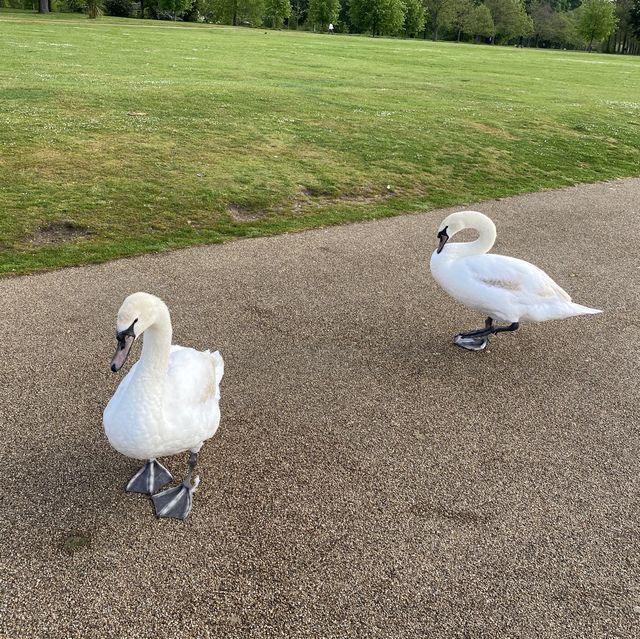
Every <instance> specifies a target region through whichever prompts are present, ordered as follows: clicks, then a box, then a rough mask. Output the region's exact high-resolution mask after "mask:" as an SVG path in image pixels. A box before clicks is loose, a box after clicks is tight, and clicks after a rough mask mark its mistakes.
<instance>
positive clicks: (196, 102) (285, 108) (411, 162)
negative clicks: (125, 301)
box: [0, 11, 640, 274]
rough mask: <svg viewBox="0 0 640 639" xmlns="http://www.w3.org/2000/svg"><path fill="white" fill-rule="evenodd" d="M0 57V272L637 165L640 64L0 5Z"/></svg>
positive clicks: (632, 170) (472, 196)
mask: <svg viewBox="0 0 640 639" xmlns="http://www.w3.org/2000/svg"><path fill="white" fill-rule="evenodd" d="M0 60H1V61H2V62H1V64H0V274H9V273H24V272H28V271H34V270H40V269H47V268H52V267H58V266H64V265H71V264H80V263H88V262H98V261H103V260H106V259H110V258H114V257H118V256H124V255H131V254H134V253H140V252H144V251H156V250H164V249H171V248H176V247H180V246H187V245H192V244H200V243H210V242H218V241H223V240H225V239H229V238H236V237H243V236H255V235H265V234H273V233H281V232H284V231H290V230H298V229H303V228H310V227H314V226H319V225H324V224H334V223H340V222H345V221H351V220H360V219H367V218H374V217H381V216H388V215H394V214H397V213H400V212H411V211H417V210H424V209H427V208H434V207H440V206H445V205H452V204H462V203H465V202H470V201H474V200H480V199H483V198H489V197H495V196H503V195H507V194H514V193H521V192H524V191H535V190H538V189H542V188H546V187H556V186H563V185H568V184H574V183H577V182H593V181H597V180H604V179H608V178H614V177H620V176H630V175H637V174H638V173H640V170H639V167H640V59H638V58H632V57H622V56H605V55H599V54H586V53H576V52H567V51H538V50H532V49H516V48H506V47H489V46H480V45H477V46H474V45H466V44H456V43H433V42H429V41H426V42H425V41H422V40H418V41H409V40H390V39H372V38H366V37H346V36H337V35H336V36H327V35H314V34H308V33H295V32H286V31H283V32H274V31H268V32H265V31H264V30H262V29H255V30H249V29H234V28H230V27H217V26H207V25H191V24H180V23H178V24H171V23H166V22H165V23H161V22H151V21H141V20H124V19H115V18H103V19H101V20H97V21H89V20H87V19H86V18H85V17H84V16H81V15H71V16H70V15H66V16H64V15H60V14H54V15H49V16H38V15H35V14H30V13H16V12H6V11H0ZM387 185H390V186H391V190H388V188H387ZM425 241H427V239H425Z"/></svg>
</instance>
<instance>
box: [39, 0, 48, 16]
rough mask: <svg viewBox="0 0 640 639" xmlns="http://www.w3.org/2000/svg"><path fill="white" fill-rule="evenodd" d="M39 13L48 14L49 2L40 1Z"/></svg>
mask: <svg viewBox="0 0 640 639" xmlns="http://www.w3.org/2000/svg"><path fill="white" fill-rule="evenodd" d="M39 12H40V13H49V0H40V9H39Z"/></svg>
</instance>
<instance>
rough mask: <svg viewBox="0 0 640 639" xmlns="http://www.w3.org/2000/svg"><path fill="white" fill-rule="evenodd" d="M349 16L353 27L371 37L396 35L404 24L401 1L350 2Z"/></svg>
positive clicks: (366, 0)
mask: <svg viewBox="0 0 640 639" xmlns="http://www.w3.org/2000/svg"><path fill="white" fill-rule="evenodd" d="M349 15H350V18H351V21H352V22H353V24H354V26H355V27H356V28H358V29H359V30H360V31H362V32H369V33H371V35H372V36H377V35H389V34H394V33H398V32H399V31H400V30H401V29H402V26H403V24H404V3H403V2H402V0H351V5H350V9H349Z"/></svg>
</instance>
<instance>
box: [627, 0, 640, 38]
mask: <svg viewBox="0 0 640 639" xmlns="http://www.w3.org/2000/svg"><path fill="white" fill-rule="evenodd" d="M629 25H630V26H631V29H632V31H633V33H634V34H635V35H636V37H637V38H640V0H633V2H632V3H631V7H630V8H629Z"/></svg>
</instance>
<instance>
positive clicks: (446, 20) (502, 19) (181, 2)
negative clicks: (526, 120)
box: [0, 0, 640, 55]
mask: <svg viewBox="0 0 640 639" xmlns="http://www.w3.org/2000/svg"><path fill="white" fill-rule="evenodd" d="M2 6H5V7H13V8H34V9H36V10H38V9H39V10H40V11H41V12H46V11H49V10H58V11H87V12H89V13H90V15H91V14H92V13H94V14H96V13H100V11H104V12H106V13H107V14H109V15H115V16H125V17H133V16H137V17H145V18H156V19H170V20H178V19H179V20H191V21H200V22H212V23H218V24H230V25H236V26H247V27H252V26H253V27H268V28H275V29H281V28H287V29H307V30H310V31H316V32H327V30H328V26H329V24H331V25H332V26H333V29H332V32H333V33H360V34H369V35H371V36H396V37H406V38H418V37H422V38H431V39H433V40H440V39H446V40H458V41H465V42H484V43H489V44H516V45H519V46H535V47H548V48H565V49H578V48H586V49H588V50H591V49H593V48H596V47H597V48H599V49H600V50H602V51H605V52H611V53H627V54H636V55H638V54H640V0H136V1H134V0H0V7H2Z"/></svg>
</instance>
